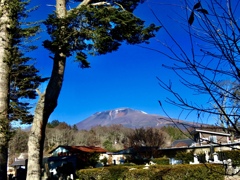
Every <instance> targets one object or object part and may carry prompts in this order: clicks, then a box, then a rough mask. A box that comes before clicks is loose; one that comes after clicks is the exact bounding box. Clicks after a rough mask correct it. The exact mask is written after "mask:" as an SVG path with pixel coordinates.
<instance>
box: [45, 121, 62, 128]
mask: <svg viewBox="0 0 240 180" xmlns="http://www.w3.org/2000/svg"><path fill="white" fill-rule="evenodd" d="M60 123H61V122H60V121H59V120H53V121H52V122H48V123H47V127H48V128H55V127H57V126H58V125H59V124H60Z"/></svg>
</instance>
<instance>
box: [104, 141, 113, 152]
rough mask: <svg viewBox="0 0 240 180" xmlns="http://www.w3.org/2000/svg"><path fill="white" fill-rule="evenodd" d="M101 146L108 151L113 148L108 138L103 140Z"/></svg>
mask: <svg viewBox="0 0 240 180" xmlns="http://www.w3.org/2000/svg"><path fill="white" fill-rule="evenodd" d="M103 147H104V148H105V149H106V150H108V151H112V150H113V144H112V142H111V141H109V140H108V139H107V140H106V141H104V143H103Z"/></svg>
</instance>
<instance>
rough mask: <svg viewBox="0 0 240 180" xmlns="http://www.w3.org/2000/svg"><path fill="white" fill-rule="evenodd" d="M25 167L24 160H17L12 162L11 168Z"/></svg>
mask: <svg viewBox="0 0 240 180" xmlns="http://www.w3.org/2000/svg"><path fill="white" fill-rule="evenodd" d="M25 165H26V160H17V161H14V162H13V163H12V164H11V166H13V167H15V166H25Z"/></svg>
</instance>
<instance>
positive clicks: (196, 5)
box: [193, 2, 201, 9]
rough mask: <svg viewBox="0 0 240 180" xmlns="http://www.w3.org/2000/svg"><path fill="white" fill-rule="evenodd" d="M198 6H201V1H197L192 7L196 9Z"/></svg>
mask: <svg viewBox="0 0 240 180" xmlns="http://www.w3.org/2000/svg"><path fill="white" fill-rule="evenodd" d="M200 7H201V3H200V2H198V3H197V4H195V5H194V6H193V9H198V8H200Z"/></svg>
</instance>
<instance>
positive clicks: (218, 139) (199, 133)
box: [191, 129, 231, 146]
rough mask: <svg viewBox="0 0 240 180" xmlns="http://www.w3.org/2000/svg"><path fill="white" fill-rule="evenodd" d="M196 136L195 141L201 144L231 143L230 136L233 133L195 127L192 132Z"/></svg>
mask: <svg viewBox="0 0 240 180" xmlns="http://www.w3.org/2000/svg"><path fill="white" fill-rule="evenodd" d="M191 134H192V135H193V136H194V141H195V142H196V143H197V144H198V145H200V146H203V145H207V144H211V143H212V144H226V143H227V144H229V143H231V141H230V138H231V134H228V133H224V132H215V131H207V130H201V129H195V130H194V131H192V133H191Z"/></svg>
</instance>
